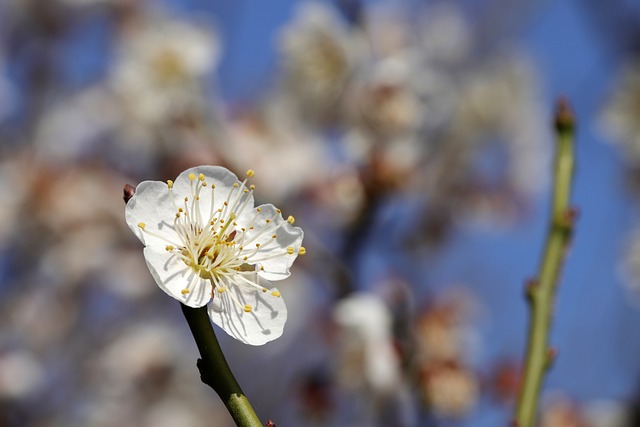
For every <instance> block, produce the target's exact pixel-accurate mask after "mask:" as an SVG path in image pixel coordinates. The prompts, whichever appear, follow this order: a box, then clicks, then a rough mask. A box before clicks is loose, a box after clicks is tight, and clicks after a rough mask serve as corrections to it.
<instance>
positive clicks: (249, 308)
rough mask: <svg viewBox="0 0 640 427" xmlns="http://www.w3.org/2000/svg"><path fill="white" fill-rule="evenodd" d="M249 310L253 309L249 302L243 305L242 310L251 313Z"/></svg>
mask: <svg viewBox="0 0 640 427" xmlns="http://www.w3.org/2000/svg"><path fill="white" fill-rule="evenodd" d="M251 310H253V309H252V308H251V306H250V305H249V304H245V306H244V312H245V313H251Z"/></svg>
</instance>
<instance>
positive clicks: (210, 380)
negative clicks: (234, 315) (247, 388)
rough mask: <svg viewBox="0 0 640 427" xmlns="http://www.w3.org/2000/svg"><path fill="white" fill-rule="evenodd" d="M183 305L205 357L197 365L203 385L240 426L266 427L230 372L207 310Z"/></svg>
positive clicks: (186, 317)
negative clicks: (205, 385)
mask: <svg viewBox="0 0 640 427" xmlns="http://www.w3.org/2000/svg"><path fill="white" fill-rule="evenodd" d="M180 305H181V306H182V312H183V313H184V317H185V319H187V323H188V324H189V328H190V329H191V333H192V334H193V338H194V339H195V341H196V345H197V346H198V350H199V351H200V356H201V357H202V360H201V361H200V360H199V361H198V368H199V369H200V375H201V379H202V382H204V383H205V384H207V385H208V386H210V387H211V388H213V390H214V391H215V392H216V393H217V394H218V396H220V399H222V402H224V405H225V406H226V407H227V410H228V411H229V414H231V417H232V418H233V420H234V421H235V423H236V425H237V426H239V427H263V424H262V423H261V422H260V420H259V419H258V417H257V416H256V413H255V412H254V410H253V408H252V407H251V404H250V403H249V400H248V399H247V397H246V396H245V395H244V393H243V392H242V389H241V388H240V385H239V384H238V381H236V379H235V377H234V376H233V373H232V372H231V369H230V368H229V364H228V363H227V360H226V359H225V357H224V354H223V353H222V349H221V348H220V344H219V343H218V339H217V338H216V335H215V333H214V331H213V327H212V326H211V321H210V320H209V315H208V314H207V309H206V307H200V308H191V307H187V306H186V305H184V304H180Z"/></svg>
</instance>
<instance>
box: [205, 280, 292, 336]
mask: <svg viewBox="0 0 640 427" xmlns="http://www.w3.org/2000/svg"><path fill="white" fill-rule="evenodd" d="M229 292H233V293H234V295H235V296H236V298H237V299H238V301H239V303H240V305H239V304H238V303H236V301H234V300H233V299H232V297H231V295H229ZM272 292H277V289H276V288H273V289H270V290H268V291H267V292H261V291H260V290H258V289H253V288H250V287H248V286H230V287H229V288H227V290H226V291H225V292H223V293H221V294H220V293H218V292H216V295H215V297H214V298H213V300H212V301H211V304H209V317H210V318H211V320H212V321H213V323H215V324H216V325H218V326H219V327H221V328H222V329H223V330H224V331H225V332H226V333H228V334H229V335H231V336H232V337H233V338H235V339H237V340H238V341H242V342H243V343H245V344H250V345H263V344H265V343H268V342H269V341H273V340H275V339H276V338H278V337H280V336H281V335H282V331H283V330H284V324H285V322H286V321H287V307H286V306H285V304H284V300H283V299H282V297H279V296H273V295H272V294H271V293H272ZM245 304H247V305H250V306H251V311H250V312H249V313H247V312H245V311H244V309H243V306H244V305H245ZM241 305H242V306H241Z"/></svg>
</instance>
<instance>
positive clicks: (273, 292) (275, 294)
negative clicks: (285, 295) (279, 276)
mask: <svg viewBox="0 0 640 427" xmlns="http://www.w3.org/2000/svg"><path fill="white" fill-rule="evenodd" d="M271 295H273V296H274V297H278V298H280V292H278V291H272V292H271Z"/></svg>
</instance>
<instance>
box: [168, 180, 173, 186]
mask: <svg viewBox="0 0 640 427" xmlns="http://www.w3.org/2000/svg"><path fill="white" fill-rule="evenodd" d="M167 187H169V188H173V181H171V180H168V181H167Z"/></svg>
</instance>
